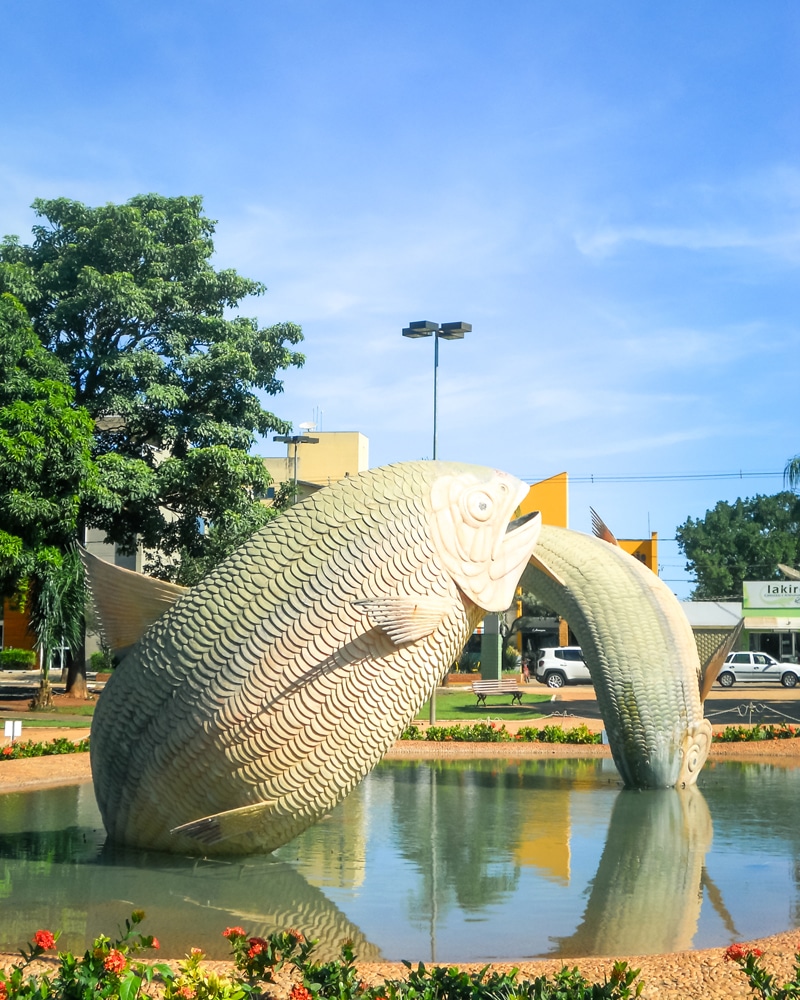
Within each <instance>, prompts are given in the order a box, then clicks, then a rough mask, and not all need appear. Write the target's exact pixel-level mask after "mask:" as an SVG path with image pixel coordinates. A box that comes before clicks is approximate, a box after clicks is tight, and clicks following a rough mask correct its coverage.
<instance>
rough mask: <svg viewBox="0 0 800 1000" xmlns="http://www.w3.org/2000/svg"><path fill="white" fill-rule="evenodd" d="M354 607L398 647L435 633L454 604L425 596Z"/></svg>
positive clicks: (369, 602)
mask: <svg viewBox="0 0 800 1000" xmlns="http://www.w3.org/2000/svg"><path fill="white" fill-rule="evenodd" d="M353 606H354V607H356V608H360V609H361V610H362V611H364V612H365V613H366V615H367V616H368V618H369V620H370V622H372V624H373V625H374V626H375V627H376V628H379V629H382V630H383V631H384V632H385V633H386V634H387V635H388V636H389V638H390V639H391V640H392V642H394V643H395V644H396V645H398V646H400V645H402V644H403V643H407V642H415V641H416V640H417V639H424V638H425V636H426V635H430V634H431V633H432V632H435V631H436V629H437V628H438V627H439V625H441V623H442V622H443V621H444V620H445V618H446V617H447V616H448V615H449V614H450V612H451V611H452V610H453V604H452V601H448V600H447V599H445V598H440V597H425V596H422V595H414V596H411V597H381V598H376V599H374V600H366V601H353Z"/></svg>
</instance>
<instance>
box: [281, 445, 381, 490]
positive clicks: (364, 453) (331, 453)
mask: <svg viewBox="0 0 800 1000" xmlns="http://www.w3.org/2000/svg"><path fill="white" fill-rule="evenodd" d="M297 436H298V437H300V438H310V439H312V440H310V441H307V442H302V443H301V442H295V441H293V440H292V435H289V438H290V440H289V441H287V443H286V456H285V457H281V458H264V459H262V461H263V462H264V465H265V466H266V468H267V471H268V472H269V474H270V475H271V476H272V479H273V481H274V483H275V485H276V486H279V485H280V484H281V483H292V482H295V481H296V482H297V487H298V499H302V498H303V497H305V496H308V495H309V494H310V493H314V492H316V491H317V490H318V489H321V488H322V487H323V486H330V485H331V483H335V482H337V481H338V480H339V479H344V478H345V477H346V476H355V475H356V474H357V473H359V472H365V471H366V470H367V469H368V468H369V440H368V439H367V438H366V437H364V435H363V434H359V433H358V431H309V433H308V434H303V435H297Z"/></svg>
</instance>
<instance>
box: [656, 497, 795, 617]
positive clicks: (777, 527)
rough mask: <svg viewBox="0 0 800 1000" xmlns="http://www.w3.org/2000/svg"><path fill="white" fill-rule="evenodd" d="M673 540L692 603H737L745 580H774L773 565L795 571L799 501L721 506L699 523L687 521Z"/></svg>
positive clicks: (776, 571)
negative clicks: (692, 579)
mask: <svg viewBox="0 0 800 1000" xmlns="http://www.w3.org/2000/svg"><path fill="white" fill-rule="evenodd" d="M675 536H676V538H677V540H678V546H679V548H680V549H681V551H682V552H683V553H684V555H685V556H686V557H687V559H688V562H687V564H686V568H687V570H688V571H689V572H693V573H694V574H695V576H696V579H697V586H696V587H695V589H694V591H693V592H692V598H693V599H694V600H697V601H711V600H741V596H742V582H743V581H744V580H772V579H777V578H779V577H781V576H782V574H781V572H780V570H779V569H778V563H785V564H787V565H789V566H797V565H800V497H797V496H796V495H795V494H794V493H789V492H784V493H777V494H775V495H774V496H764V495H758V496H754V497H750V498H748V499H746V500H741V499H739V500H736V501H735V502H734V503H727V502H725V501H720V502H719V503H718V504H716V506H715V507H714V508H713V509H712V510H709V511H707V512H706V516H705V517H704V518H698V519H697V520H694V519H693V518H691V517H690V518H688V519H687V520H686V522H685V523H684V524H682V525H680V526H679V527H678V528H676V530H675Z"/></svg>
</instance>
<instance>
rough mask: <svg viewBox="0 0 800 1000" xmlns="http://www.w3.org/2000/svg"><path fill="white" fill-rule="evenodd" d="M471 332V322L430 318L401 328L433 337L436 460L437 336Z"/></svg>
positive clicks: (460, 335) (408, 333) (447, 337)
mask: <svg viewBox="0 0 800 1000" xmlns="http://www.w3.org/2000/svg"><path fill="white" fill-rule="evenodd" d="M471 332H472V324H471V323H442V324H441V325H439V324H438V323H431V322H430V320H427V319H423V320H418V321H417V322H415V323H409V324H408V326H407V327H405V329H404V330H403V336H404V337H410V338H411V339H412V340H416V339H417V338H418V337H433V455H432V458H433V460H434V461H436V452H437V448H436V444H437V440H436V405H437V399H436V396H437V388H438V379H439V338H440V337H441V338H442V340H463V339H464V334H465V333H471Z"/></svg>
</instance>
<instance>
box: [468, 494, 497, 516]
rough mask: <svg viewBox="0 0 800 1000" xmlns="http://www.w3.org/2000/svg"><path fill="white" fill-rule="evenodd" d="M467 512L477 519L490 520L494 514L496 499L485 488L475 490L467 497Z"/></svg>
mask: <svg viewBox="0 0 800 1000" xmlns="http://www.w3.org/2000/svg"><path fill="white" fill-rule="evenodd" d="M465 506H466V510H467V513H468V514H469V515H470V516H471V517H473V518H475V520H476V521H488V519H489V518H490V517H491V516H492V508H493V507H494V501H493V500H492V498H491V497H490V496H489V494H488V493H486V492H485V491H484V490H473V491H472V492H471V493H470V494H469V496H467V497H466V504H465Z"/></svg>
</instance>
